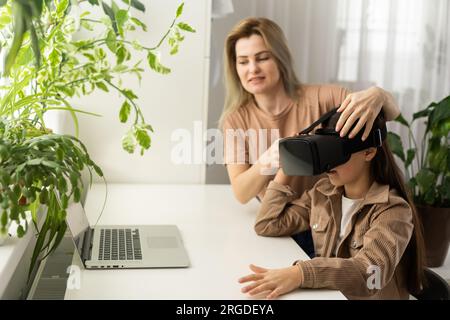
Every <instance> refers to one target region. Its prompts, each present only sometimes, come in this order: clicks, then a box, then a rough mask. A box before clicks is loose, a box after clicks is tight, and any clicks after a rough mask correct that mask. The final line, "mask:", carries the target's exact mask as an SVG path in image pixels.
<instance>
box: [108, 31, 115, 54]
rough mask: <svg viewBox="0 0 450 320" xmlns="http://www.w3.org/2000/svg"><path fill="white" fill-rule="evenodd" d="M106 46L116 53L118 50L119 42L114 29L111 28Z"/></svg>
mask: <svg viewBox="0 0 450 320" xmlns="http://www.w3.org/2000/svg"><path fill="white" fill-rule="evenodd" d="M105 41H106V46H107V47H108V48H109V50H111V52H112V53H116V50H117V42H116V34H115V33H114V31H112V30H109V31H108V34H107V35H106V39H105Z"/></svg>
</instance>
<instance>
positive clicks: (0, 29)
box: [0, 0, 195, 272]
mask: <svg viewBox="0 0 450 320" xmlns="http://www.w3.org/2000/svg"><path fill="white" fill-rule="evenodd" d="M122 2H123V3H124V4H125V5H123V4H121V5H120V6H119V5H118V4H117V3H116V2H115V1H114V0H111V1H108V2H107V1H101V0H100V1H99V0H88V1H86V0H78V1H70V0H9V1H6V0H0V48H1V49H2V50H5V49H6V50H7V51H6V52H3V53H4V55H5V64H4V68H3V74H2V83H1V86H0V207H1V208H0V233H3V234H4V233H6V232H7V230H8V227H9V226H10V225H11V223H12V222H13V221H14V222H17V235H18V236H19V237H21V236H23V235H24V234H25V233H26V232H27V231H28V229H29V228H28V222H27V220H26V213H27V212H31V216H32V222H33V223H34V225H35V228H36V231H37V235H38V238H37V242H36V246H35V249H34V253H33V257H32V263H31V267H30V272H31V271H32V270H33V267H34V266H35V264H36V262H37V261H38V260H39V259H42V258H43V257H45V256H46V255H48V254H49V253H51V252H52V251H53V250H54V249H55V248H56V247H57V246H58V244H59V243H60V241H61V239H62V237H63V235H64V232H65V230H66V223H65V216H66V209H67V207H68V204H69V203H70V202H71V201H74V202H78V201H80V197H81V194H82V192H83V190H84V188H85V186H84V184H83V181H82V179H81V177H82V173H83V170H88V172H89V174H90V178H91V181H92V173H94V172H95V173H96V174H98V175H99V176H101V177H102V176H103V173H102V171H101V169H100V168H99V167H98V166H97V165H96V164H95V163H94V162H93V161H92V160H91V158H90V157H89V154H88V151H87V149H86V147H85V146H84V145H83V143H82V142H81V141H80V140H79V139H77V138H76V137H74V136H70V135H59V134H54V133H52V131H51V129H49V128H47V127H46V125H45V121H44V115H45V114H46V113H47V112H48V111H51V110H65V111H67V112H69V113H70V114H71V116H72V119H73V122H74V125H75V130H76V136H77V135H78V119H77V114H78V113H87V114H91V115H94V114H92V113H89V112H87V111H83V110H79V109H76V108H74V106H73V105H72V103H71V98H72V97H74V96H84V95H89V94H92V93H94V92H96V91H97V90H102V91H106V92H109V91H110V90H111V91H115V92H116V93H117V94H119V95H120V96H121V97H122V98H123V102H122V104H121V107H120V110H119V112H118V118H119V120H120V121H121V122H123V123H127V122H129V123H130V128H129V130H128V131H127V132H126V133H125V135H124V137H123V139H122V146H123V148H124V150H126V151H127V152H130V153H133V152H134V151H135V149H136V148H137V147H140V148H141V154H143V152H144V151H145V150H146V149H148V148H150V145H151V138H150V133H151V132H153V129H152V127H151V125H149V124H148V123H146V121H145V119H144V116H143V113H142V110H141V109H140V107H139V105H138V102H137V100H138V96H137V95H136V94H135V93H134V92H133V90H131V89H130V88H126V87H124V86H123V85H122V82H121V76H122V75H127V74H134V75H136V76H137V77H138V78H139V79H140V78H141V74H142V72H144V68H143V67H141V61H139V62H138V63H134V64H132V65H131V62H130V61H131V58H132V56H134V54H135V53H136V54H137V53H138V52H139V53H141V54H144V55H145V58H146V59H145V60H146V62H147V64H148V65H149V67H150V68H151V69H152V70H153V71H156V72H158V73H161V74H167V73H170V69H169V68H167V67H165V66H163V65H162V64H161V63H160V60H159V58H158V50H161V46H162V44H165V43H167V44H168V45H169V47H170V54H176V53H177V51H178V48H179V44H180V43H181V42H182V41H183V39H184V36H183V35H182V33H183V32H195V30H194V29H193V28H192V27H190V26H189V25H188V24H186V23H184V22H179V21H178V20H179V18H180V16H181V15H182V12H183V7H184V4H183V3H182V4H181V5H180V6H179V7H178V8H177V11H176V14H175V18H174V19H173V21H172V24H171V25H170V27H169V28H168V30H167V32H166V33H165V35H164V36H163V37H162V38H161V40H160V41H159V42H158V44H156V45H155V46H153V47H145V46H144V45H142V44H140V43H139V41H137V40H131V39H130V38H129V34H130V33H131V32H132V31H134V30H136V28H141V29H142V30H144V31H146V30H147V26H146V25H145V24H144V23H143V22H142V21H141V20H139V19H137V18H136V17H134V16H133V15H132V12H133V11H134V10H135V9H137V10H139V11H145V6H144V5H143V4H142V3H141V2H140V1H137V0H122ZM81 3H82V5H83V6H92V7H94V6H100V7H101V8H102V9H103V12H104V16H103V17H100V18H99V17H98V16H96V17H91V16H90V11H84V12H82V13H81V14H79V15H77V14H74V13H73V11H74V10H72V9H73V8H75V7H78V6H79V4H81ZM94 28H95V30H99V29H101V32H100V33H99V34H95V32H94ZM83 29H84V30H87V31H90V32H89V36H88V37H87V38H84V39H80V40H76V39H75V38H76V37H75V35H76V33H77V32H78V31H80V30H83ZM111 56H112V57H114V60H115V61H114V62H113V63H112V62H111V60H112V59H110V57H111ZM133 114H134V117H130V116H131V115H133ZM41 205H43V206H44V207H46V208H47V210H46V216H45V221H44V223H43V225H42V226H41V227H40V226H38V223H37V222H38V220H37V212H38V207H40V206H41Z"/></svg>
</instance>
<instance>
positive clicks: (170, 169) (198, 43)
mask: <svg viewBox="0 0 450 320" xmlns="http://www.w3.org/2000/svg"><path fill="white" fill-rule="evenodd" d="M180 3H181V1H180V0H152V1H145V5H146V13H145V15H144V16H142V17H140V18H142V20H143V21H144V22H145V23H146V24H147V26H148V29H149V31H148V32H147V33H145V32H142V31H141V32H137V31H136V32H134V34H136V35H137V38H138V39H139V40H140V41H141V43H142V44H144V45H146V46H154V45H156V43H157V42H158V41H159V39H160V38H161V37H162V35H163V34H164V33H165V32H166V31H167V29H168V27H169V26H170V24H171V22H172V19H173V17H174V16H175V12H176V9H177V7H178V5H179V4H180ZM180 21H185V22H187V23H189V24H190V25H191V26H192V27H193V28H194V29H196V31H197V32H196V33H186V37H185V40H184V41H183V42H182V44H181V46H180V50H179V52H178V54H176V55H175V56H170V55H169V53H168V52H169V51H167V50H162V62H163V64H165V65H167V66H168V67H170V68H171V69H172V73H171V74H169V75H160V74H156V73H155V72H153V71H151V70H150V69H149V67H148V66H147V64H146V63H144V64H143V65H145V67H146V70H147V71H146V72H145V74H144V75H143V78H142V83H141V86H140V87H139V82H138V81H137V80H136V79H135V77H128V78H125V77H124V78H123V80H124V81H123V83H124V84H126V85H127V86H128V87H130V88H132V89H133V90H134V91H135V93H136V94H137V95H138V96H139V105H140V106H141V108H142V110H143V113H144V116H145V119H146V121H147V123H150V124H151V125H152V126H153V128H154V131H155V132H154V134H153V135H152V146H151V148H150V149H149V150H148V151H147V152H146V153H145V154H144V156H140V154H139V150H140V149H139V150H137V152H135V153H136V154H134V155H130V154H128V153H127V152H125V151H124V150H123V149H122V146H121V139H122V136H123V135H124V134H125V132H126V130H127V129H128V127H129V125H128V124H127V125H125V124H121V123H120V122H119V117H118V114H119V109H120V106H121V104H122V101H123V99H122V98H119V96H118V94H116V93H115V92H110V93H105V92H96V93H94V94H93V95H91V96H89V97H85V98H82V99H77V100H75V104H76V106H78V107H80V108H83V109H85V110H88V111H91V112H95V113H100V114H102V115H103V116H102V117H101V118H98V117H91V116H83V115H80V116H79V121H80V139H81V140H82V141H83V142H84V143H85V144H86V146H87V148H88V151H89V153H90V155H91V157H92V159H93V160H94V161H95V162H96V163H97V164H98V165H99V166H100V167H101V168H102V169H103V171H104V173H105V176H106V179H107V180H108V182H136V183H202V182H203V181H204V165H176V164H173V163H172V161H171V150H172V147H173V146H175V145H176V144H177V142H172V141H171V135H172V132H173V131H174V130H176V129H178V128H185V129H187V130H189V131H191V132H192V131H193V126H194V121H202V123H204V124H205V127H206V120H205V119H206V112H207V107H206V103H207V94H208V75H209V71H208V70H209V37H210V30H209V29H210V0H186V1H185V5H184V12H183V15H182V17H181V20H180ZM142 57H143V58H144V59H145V55H144V56H142ZM144 62H145V61H144ZM65 118H66V119H65V123H66V126H71V120H70V117H69V116H67V115H66V116H65Z"/></svg>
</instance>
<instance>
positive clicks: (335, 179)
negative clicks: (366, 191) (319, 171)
mask: <svg viewBox="0 0 450 320" xmlns="http://www.w3.org/2000/svg"><path fill="white" fill-rule="evenodd" d="M327 176H328V179H329V180H330V182H331V184H332V185H334V186H336V187H340V186H342V185H343V184H342V182H341V181H340V179H339V178H338V177H337V175H336V174H335V173H327Z"/></svg>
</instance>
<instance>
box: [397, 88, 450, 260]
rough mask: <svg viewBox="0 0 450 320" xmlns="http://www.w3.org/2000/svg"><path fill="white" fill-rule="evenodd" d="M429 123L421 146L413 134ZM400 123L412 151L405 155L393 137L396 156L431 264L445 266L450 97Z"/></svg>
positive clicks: (449, 224) (449, 230)
mask: <svg viewBox="0 0 450 320" xmlns="http://www.w3.org/2000/svg"><path fill="white" fill-rule="evenodd" d="M419 119H423V120H424V121H425V131H424V136H423V139H422V141H421V146H420V149H419V146H418V144H417V141H416V139H415V137H414V135H413V133H412V130H411V127H412V125H413V123H414V122H415V121H416V120H419ZM397 121H398V122H400V123H401V124H402V125H404V126H406V127H407V128H408V130H409V148H408V150H406V154H405V153H404V149H403V144H402V142H401V139H400V137H399V136H398V135H396V134H394V133H389V135H388V143H389V145H390V146H391V147H392V151H393V153H394V154H395V155H396V156H397V157H398V158H399V159H401V160H402V161H403V163H404V166H405V172H406V177H407V180H408V184H409V186H410V189H411V191H412V194H413V196H414V201H415V204H416V205H417V208H418V210H419V214H420V216H421V219H422V224H423V226H424V235H425V245H426V250H427V263H428V266H430V267H437V266H440V265H442V264H443V262H444V260H445V257H446V255H447V251H448V247H449V241H450V135H449V133H450V96H448V97H446V98H444V99H443V100H441V101H440V102H437V103H435V102H433V103H431V104H430V105H428V106H427V107H426V108H425V109H423V110H421V111H419V112H417V113H415V114H414V115H413V119H412V120H411V122H410V123H409V122H408V121H406V120H405V119H404V118H403V117H402V116H399V118H397Z"/></svg>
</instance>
